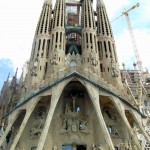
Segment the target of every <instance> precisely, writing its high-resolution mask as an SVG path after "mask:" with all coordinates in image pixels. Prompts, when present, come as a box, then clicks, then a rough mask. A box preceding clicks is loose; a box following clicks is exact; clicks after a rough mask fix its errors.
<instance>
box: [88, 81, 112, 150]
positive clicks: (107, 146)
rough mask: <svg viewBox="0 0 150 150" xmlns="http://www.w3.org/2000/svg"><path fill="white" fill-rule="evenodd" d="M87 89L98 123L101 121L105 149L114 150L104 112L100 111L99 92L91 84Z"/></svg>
mask: <svg viewBox="0 0 150 150" xmlns="http://www.w3.org/2000/svg"><path fill="white" fill-rule="evenodd" d="M86 88H87V89H88V93H89V96H90V98H91V100H92V103H93V105H94V108H95V111H96V114H97V117H98V121H99V126H100V128H101V129H102V130H101V132H102V133H103V135H104V140H105V142H106V144H105V146H104V148H105V150H113V149H114V145H113V142H112V140H111V137H110V135H109V132H108V129H107V127H106V124H105V121H104V118H103V115H102V112H101V110H100V104H99V90H98V89H97V88H96V87H93V86H92V85H90V84H88V83H87V84H86Z"/></svg>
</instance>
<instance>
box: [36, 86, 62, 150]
mask: <svg viewBox="0 0 150 150" xmlns="http://www.w3.org/2000/svg"><path fill="white" fill-rule="evenodd" d="M63 89H64V85H62V84H59V85H57V86H55V87H54V88H53V89H52V97H51V103H50V107H49V111H48V115H47V118H46V121H45V124H44V128H43V130H42V133H41V136H40V139H39V142H38V145H37V150H42V149H43V147H44V144H45V140H46V137H47V134H48V131H49V128H50V125H51V121H52V118H53V114H54V111H55V108H56V105H57V103H58V101H59V98H60V95H61V93H62V91H63Z"/></svg>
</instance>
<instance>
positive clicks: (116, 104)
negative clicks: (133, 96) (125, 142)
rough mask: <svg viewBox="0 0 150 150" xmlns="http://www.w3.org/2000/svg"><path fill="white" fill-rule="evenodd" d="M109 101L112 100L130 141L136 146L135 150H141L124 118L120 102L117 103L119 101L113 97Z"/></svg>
mask: <svg viewBox="0 0 150 150" xmlns="http://www.w3.org/2000/svg"><path fill="white" fill-rule="evenodd" d="M111 99H112V102H113V104H114V106H115V108H116V109H117V111H118V113H119V114H120V116H121V118H122V120H123V122H124V123H125V125H126V127H127V129H128V131H129V133H130V135H131V137H132V140H133V142H134V144H135V145H136V146H137V149H138V150H141V149H142V148H141V145H140V143H139V141H138V138H137V136H136V135H135V133H134V132H133V131H132V128H131V126H130V124H129V122H128V120H127V118H126V116H125V113H124V110H123V109H122V108H121V104H120V102H118V101H120V100H119V99H117V98H114V97H111Z"/></svg>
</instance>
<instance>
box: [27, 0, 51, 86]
mask: <svg viewBox="0 0 150 150" xmlns="http://www.w3.org/2000/svg"><path fill="white" fill-rule="evenodd" d="M51 22H52V1H51V0H45V1H44V4H43V7H42V12H41V15H40V18H39V21H38V24H37V28H36V32H35V36H34V40H33V45H32V52H31V57H30V65H29V70H30V75H31V78H32V82H34V83H35V82H38V81H42V79H43V78H44V77H45V74H46V72H47V67H48V58H49V52H50V46H49V45H50V35H51Z"/></svg>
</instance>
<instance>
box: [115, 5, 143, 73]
mask: <svg viewBox="0 0 150 150" xmlns="http://www.w3.org/2000/svg"><path fill="white" fill-rule="evenodd" d="M139 6H140V4H139V3H137V4H136V5H133V6H132V7H131V8H129V9H128V10H126V11H124V12H122V15H121V16H119V17H117V18H116V19H119V18H120V17H122V16H123V15H124V16H125V17H126V20H127V24H128V29H129V33H130V37H131V41H132V46H133V50H134V53H135V57H136V60H137V63H136V64H137V66H138V68H139V70H140V71H141V72H142V71H143V67H142V61H141V59H140V55H139V52H138V48H137V45H136V42H135V38H134V34H133V30H132V26H131V21H130V18H129V12H130V11H131V10H133V9H135V8H137V7H139ZM116 19H114V20H116ZM114 20H113V21H114Z"/></svg>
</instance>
